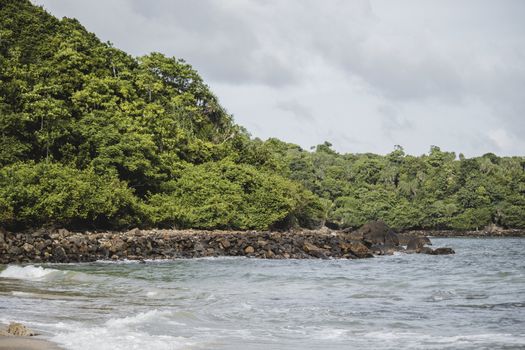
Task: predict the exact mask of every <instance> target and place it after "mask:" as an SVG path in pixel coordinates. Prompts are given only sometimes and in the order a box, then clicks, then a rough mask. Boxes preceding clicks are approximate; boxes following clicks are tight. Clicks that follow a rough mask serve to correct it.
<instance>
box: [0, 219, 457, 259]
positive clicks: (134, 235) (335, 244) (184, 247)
mask: <svg viewBox="0 0 525 350" xmlns="http://www.w3.org/2000/svg"><path fill="white" fill-rule="evenodd" d="M426 248H428V247H425V249H421V248H418V249H413V251H414V252H417V253H427V254H443V253H445V252H444V251H442V250H431V249H430V248H428V249H430V250H428V249H426ZM404 250H405V248H403V247H402V246H401V244H400V240H399V237H398V236H397V234H396V233H395V232H393V231H392V230H391V229H390V228H388V226H387V225H385V224H384V223H383V222H381V221H375V222H371V223H369V224H366V225H364V226H363V227H362V228H360V229H359V230H357V231H355V232H343V231H330V230H327V229H325V230H319V231H295V232H255V231H249V232H240V231H194V230H184V231H181V230H139V229H133V230H131V231H128V232H70V231H68V230H66V229H58V230H47V229H41V230H37V231H34V232H25V233H11V232H6V231H3V230H2V231H0V263H3V264H6V263H13V262H16V263H23V262H59V263H65V262H88V261H95V260H107V259H113V260H120V259H129V260H143V259H176V258H197V257H214V256H248V257H256V258H266V259H289V258H294V259H307V258H323V259H325V258H346V259H357V258H368V257H372V256H373V255H383V254H392V253H393V252H394V251H404ZM409 251H412V249H409ZM450 253H453V251H452V250H450V251H449V252H448V254H450Z"/></svg>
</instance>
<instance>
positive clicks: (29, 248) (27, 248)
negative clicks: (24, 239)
mask: <svg viewBox="0 0 525 350" xmlns="http://www.w3.org/2000/svg"><path fill="white" fill-rule="evenodd" d="M22 249H23V250H24V251H25V252H26V253H32V252H33V251H34V250H35V247H34V246H33V245H31V244H29V243H24V245H23V246H22Z"/></svg>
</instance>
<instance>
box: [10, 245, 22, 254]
mask: <svg viewBox="0 0 525 350" xmlns="http://www.w3.org/2000/svg"><path fill="white" fill-rule="evenodd" d="M7 253H8V254H10V255H19V254H21V253H22V248H20V247H17V246H11V247H10V248H9V249H8V250H7Z"/></svg>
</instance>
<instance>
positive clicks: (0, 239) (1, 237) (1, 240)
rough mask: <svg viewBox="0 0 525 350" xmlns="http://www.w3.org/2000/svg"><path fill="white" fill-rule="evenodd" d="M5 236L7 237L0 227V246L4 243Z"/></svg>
mask: <svg viewBox="0 0 525 350" xmlns="http://www.w3.org/2000/svg"><path fill="white" fill-rule="evenodd" d="M6 235H7V232H5V230H4V229H3V228H2V227H0V244H3V243H5V236H6Z"/></svg>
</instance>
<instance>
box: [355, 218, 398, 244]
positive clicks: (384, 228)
mask: <svg viewBox="0 0 525 350" xmlns="http://www.w3.org/2000/svg"><path fill="white" fill-rule="evenodd" d="M357 233H358V234H359V235H361V237H362V240H363V241H364V242H366V243H368V244H370V245H374V244H389V245H393V246H398V245H399V238H398V237H397V234H396V233H395V232H394V231H393V230H392V229H390V227H388V225H387V224H385V223H384V222H383V221H370V222H369V223H366V224H364V225H363V226H362V227H361V228H360V229H359V230H357Z"/></svg>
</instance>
